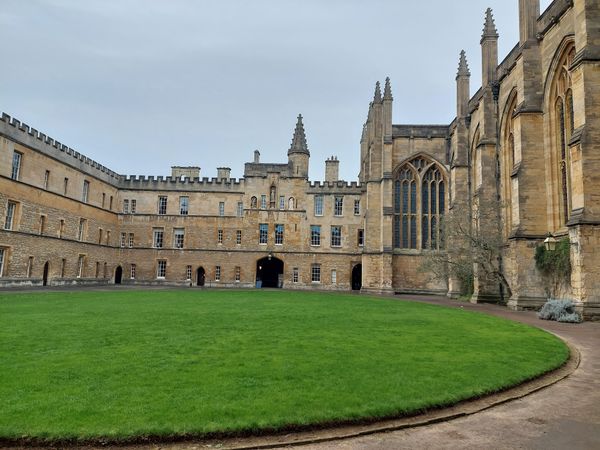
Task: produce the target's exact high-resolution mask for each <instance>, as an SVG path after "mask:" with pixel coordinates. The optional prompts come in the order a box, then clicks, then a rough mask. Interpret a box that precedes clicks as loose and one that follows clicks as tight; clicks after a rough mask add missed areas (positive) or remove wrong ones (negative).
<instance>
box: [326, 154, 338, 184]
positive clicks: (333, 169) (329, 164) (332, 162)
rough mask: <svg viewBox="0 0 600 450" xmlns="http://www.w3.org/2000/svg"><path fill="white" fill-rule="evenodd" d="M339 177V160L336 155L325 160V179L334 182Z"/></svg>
mask: <svg viewBox="0 0 600 450" xmlns="http://www.w3.org/2000/svg"><path fill="white" fill-rule="evenodd" d="M339 178H340V162H339V161H338V159H337V156H331V157H330V158H327V159H326V160H325V181H327V182H329V183H335V182H336V181H338V180H339Z"/></svg>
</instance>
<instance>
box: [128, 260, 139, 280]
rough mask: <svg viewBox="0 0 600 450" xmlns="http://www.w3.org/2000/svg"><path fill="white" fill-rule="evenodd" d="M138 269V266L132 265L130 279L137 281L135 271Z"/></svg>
mask: <svg viewBox="0 0 600 450" xmlns="http://www.w3.org/2000/svg"><path fill="white" fill-rule="evenodd" d="M136 269H137V266H136V265H135V264H133V263H132V264H131V266H130V267H129V278H131V279H132V280H135V271H136Z"/></svg>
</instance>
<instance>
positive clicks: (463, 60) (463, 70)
mask: <svg viewBox="0 0 600 450" xmlns="http://www.w3.org/2000/svg"><path fill="white" fill-rule="evenodd" d="M470 76H471V72H470V71H469V64H468V63H467V54H466V53H465V51H464V50H461V52H460V60H459V62H458V73H457V74H456V77H457V78H458V77H470Z"/></svg>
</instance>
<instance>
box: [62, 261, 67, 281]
mask: <svg viewBox="0 0 600 450" xmlns="http://www.w3.org/2000/svg"><path fill="white" fill-rule="evenodd" d="M66 270H67V260H66V259H65V258H63V259H62V260H61V261H60V277H61V278H64V277H65V272H66Z"/></svg>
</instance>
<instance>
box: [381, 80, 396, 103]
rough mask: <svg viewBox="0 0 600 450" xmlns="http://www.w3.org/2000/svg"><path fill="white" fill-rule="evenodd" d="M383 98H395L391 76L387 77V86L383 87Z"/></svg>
mask: <svg viewBox="0 0 600 450" xmlns="http://www.w3.org/2000/svg"><path fill="white" fill-rule="evenodd" d="M383 99H384V100H393V99H394V97H392V86H391V85H390V77H386V79H385V87H384V88H383Z"/></svg>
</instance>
